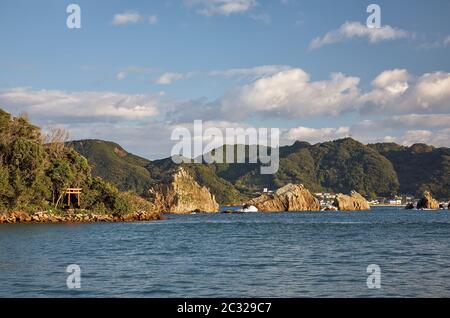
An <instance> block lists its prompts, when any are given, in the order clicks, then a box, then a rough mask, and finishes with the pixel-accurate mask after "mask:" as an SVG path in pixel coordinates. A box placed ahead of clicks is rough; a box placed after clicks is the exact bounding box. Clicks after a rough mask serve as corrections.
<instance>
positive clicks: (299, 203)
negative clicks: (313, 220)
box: [247, 183, 320, 212]
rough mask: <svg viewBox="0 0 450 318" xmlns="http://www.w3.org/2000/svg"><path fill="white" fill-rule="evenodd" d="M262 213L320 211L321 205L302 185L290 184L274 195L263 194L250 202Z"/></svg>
mask: <svg viewBox="0 0 450 318" xmlns="http://www.w3.org/2000/svg"><path fill="white" fill-rule="evenodd" d="M247 204H248V205H253V206H255V207H256V208H257V209H258V211H260V212H285V211H289V212H296V211H299V212H300V211H320V203H319V200H317V199H316V198H315V197H314V196H313V195H312V194H311V192H309V191H308V189H306V188H305V187H304V186H303V185H302V184H291V183H290V184H288V185H286V186H284V187H282V188H280V189H278V190H277V191H276V192H275V193H274V194H262V195H261V196H259V197H257V198H255V199H253V200H251V201H249V202H248V203H247Z"/></svg>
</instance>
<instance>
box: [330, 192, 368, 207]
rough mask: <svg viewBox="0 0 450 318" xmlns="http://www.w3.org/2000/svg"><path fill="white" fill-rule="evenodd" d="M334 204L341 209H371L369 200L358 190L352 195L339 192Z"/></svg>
mask: <svg viewBox="0 0 450 318" xmlns="http://www.w3.org/2000/svg"><path fill="white" fill-rule="evenodd" d="M333 205H334V206H335V207H336V208H337V209H338V210H339V211H363V210H370V204H369V202H368V201H367V200H366V199H365V198H364V197H363V196H362V195H361V194H359V193H358V192H356V191H352V192H351V194H350V195H345V194H342V193H339V194H338V195H336V198H335V199H334V203H333Z"/></svg>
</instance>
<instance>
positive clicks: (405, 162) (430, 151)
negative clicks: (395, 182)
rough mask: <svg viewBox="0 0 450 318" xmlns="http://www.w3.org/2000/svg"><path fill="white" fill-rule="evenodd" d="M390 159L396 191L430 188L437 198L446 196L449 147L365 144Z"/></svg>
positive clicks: (449, 192) (448, 194) (449, 177)
mask: <svg viewBox="0 0 450 318" xmlns="http://www.w3.org/2000/svg"><path fill="white" fill-rule="evenodd" d="M369 146H370V147H372V148H373V149H376V150H377V151H378V152H379V153H380V154H382V155H383V156H385V157H386V158H388V159H389V161H390V162H392V164H393V166H394V169H395V171H396V172H397V176H398V179H399V181H400V192H401V193H411V194H416V195H418V194H421V193H423V192H424V191H426V190H427V191H430V192H431V193H432V194H433V195H434V196H436V197H438V198H443V199H444V198H449V197H450V149H449V148H434V147H432V146H428V145H424V144H415V145H412V146H411V147H403V146H399V145H397V144H392V143H381V144H374V145H369Z"/></svg>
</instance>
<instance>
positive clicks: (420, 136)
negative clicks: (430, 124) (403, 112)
mask: <svg viewBox="0 0 450 318" xmlns="http://www.w3.org/2000/svg"><path fill="white" fill-rule="evenodd" d="M396 141H397V142H398V143H401V144H403V145H405V146H410V145H413V144H416V143H424V144H429V145H433V146H436V147H450V128H446V129H441V130H438V131H430V130H408V131H406V132H405V134H404V135H403V136H401V137H398V138H396Z"/></svg>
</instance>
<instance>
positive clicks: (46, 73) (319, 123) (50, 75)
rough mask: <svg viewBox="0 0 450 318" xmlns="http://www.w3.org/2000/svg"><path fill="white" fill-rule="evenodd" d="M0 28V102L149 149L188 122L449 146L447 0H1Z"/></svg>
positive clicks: (287, 139) (166, 144)
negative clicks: (375, 19)
mask: <svg viewBox="0 0 450 318" xmlns="http://www.w3.org/2000/svg"><path fill="white" fill-rule="evenodd" d="M70 3H76V4H78V5H79V6H80V8H81V28H80V29H68V28H67V26H66V19H67V16H68V15H69V14H68V13H66V7H67V6H68V5H69V4H70ZM370 3H376V4H378V5H379V6H380V7H381V24H382V28H381V29H378V30H373V29H368V28H367V27H366V25H365V24H366V19H367V17H368V15H369V14H368V13H367V12H366V7H367V6H368V5H369V4H370ZM373 32H377V33H373ZM0 38H1V40H2V45H1V49H0V106H1V107H2V108H4V109H6V110H8V111H10V112H12V113H14V114H18V113H22V112H27V113H28V114H29V116H30V118H31V119H32V120H33V121H34V122H36V123H37V124H40V125H42V126H44V127H50V126H62V127H64V128H66V129H67V130H68V131H69V132H70V134H71V136H72V138H75V139H77V138H101V139H108V140H114V141H117V142H119V143H121V144H122V145H123V146H124V147H125V148H126V149H128V150H130V151H133V152H135V153H138V154H141V155H144V156H146V157H149V158H159V157H162V156H166V155H168V154H169V152H170V145H171V141H170V132H171V130H172V129H173V128H174V127H175V126H186V127H190V126H191V125H192V123H193V120H194V119H202V120H204V121H206V122H207V125H209V126H214V127H216V126H217V127H221V128H224V127H237V126H243V127H249V126H257V127H261V126H262V127H279V128H281V129H283V130H282V142H283V143H286V144H287V143H291V142H293V141H294V140H296V139H302V140H307V141H310V142H319V141H323V140H329V139H335V138H342V137H345V136H348V135H352V136H353V137H355V138H356V139H359V140H361V141H362V142H366V143H367V142H378V141H395V142H399V143H403V144H412V143H414V142H428V143H432V144H434V145H436V146H450V141H449V140H450V138H449V137H450V74H449V72H450V59H449V56H450V1H444V0H443V1H440V0H431V1H410V0H409V1H407V0H404V1H403V0H395V1H392V0H390V1H356V0H343V1H332V0H328V1H325V0H319V1H317V0H316V1H301V0H272V1H264V0H184V1H183V0H178V1H175V0H172V1H119V0H110V1H105V0H103V1H100V0H90V1H81V0H78V1H77V0H74V1H72V2H69V1H60V0H53V1H49V0H43V1H39V2H36V1H22V0H19V1H1V2H0ZM315 39H316V41H315V42H314V40H315ZM313 43H316V44H313ZM332 74H335V75H332Z"/></svg>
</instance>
